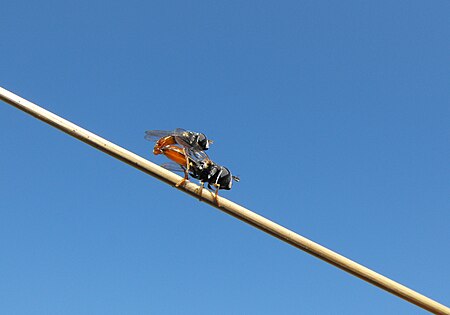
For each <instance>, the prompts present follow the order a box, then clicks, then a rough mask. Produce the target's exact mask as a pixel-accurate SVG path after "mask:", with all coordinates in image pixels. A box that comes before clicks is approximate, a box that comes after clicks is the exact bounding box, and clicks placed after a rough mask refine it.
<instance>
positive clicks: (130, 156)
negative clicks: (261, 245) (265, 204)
mask: <svg viewBox="0 0 450 315" xmlns="http://www.w3.org/2000/svg"><path fill="white" fill-rule="evenodd" d="M0 99H1V100H3V101H4V102H6V103H8V104H10V105H12V106H14V107H16V108H18V109H20V110H22V111H24V112H26V113H28V114H30V115H32V116H34V117H36V118H38V119H40V120H42V121H44V122H46V123H48V124H49V125H52V126H53V127H55V128H58V129H60V130H61V131H64V132H65V133H67V134H69V135H71V136H73V137H75V138H77V139H79V140H81V141H83V142H85V143H87V144H89V145H91V146H93V147H94V148H96V149H99V150H100V151H103V152H105V153H107V154H109V155H111V156H113V157H115V158H116V159H119V160H121V161H122V162H125V163H127V164H129V165H131V166H133V167H135V168H137V169H138V170H140V171H143V172H144V173H146V174H149V175H151V176H153V177H156V178H157V179H159V180H162V181H164V182H166V183H167V184H170V185H172V186H174V185H175V184H176V183H178V182H179V181H180V180H181V177H180V176H178V175H176V174H174V173H172V172H170V171H168V170H166V169H164V168H162V167H160V166H158V165H156V164H154V163H152V162H150V161H148V160H146V159H144V158H143V157H140V156H139V155H137V154H134V153H133V152H130V151H128V150H126V149H124V148H122V147H120V146H118V145H116V144H114V143H112V142H109V141H108V140H106V139H104V138H102V137H100V136H97V135H96V134H94V133H92V132H89V131H87V130H86V129H83V128H81V127H79V126H77V125H75V124H74V123H71V122H70V121H68V120H66V119H64V118H62V117H59V116H57V115H55V114H53V113H51V112H49V111H47V110H45V109H44V108H42V107H39V106H38V105H36V104H33V103H31V102H30V101H27V100H25V99H23V98H21V97H20V96H18V95H15V94H14V93H12V92H10V91H8V90H6V89H4V88H2V87H0ZM198 187H199V186H198V185H196V184H194V183H191V182H187V184H186V185H185V186H184V187H178V189H179V190H181V191H183V192H185V193H187V194H189V195H191V196H193V197H195V198H198V197H199V196H198V195H197V194H196V189H197V188H198ZM201 200H202V201H204V202H206V203H208V204H209V205H211V206H213V207H216V208H218V209H219V210H222V211H224V212H226V213H228V214H230V215H232V216H234V217H236V218H238V219H240V220H242V221H244V222H246V223H248V224H250V225H253V226H254V227H256V228H258V229H260V230H262V231H264V232H266V233H268V234H270V235H272V236H275V237H277V238H279V239H280V240H282V241H284V242H286V243H288V244H291V245H293V246H295V247H297V248H299V249H301V250H303V251H305V252H307V253H309V254H311V255H314V256H316V257H317V258H320V259H322V260H324V261H326V262H328V263H330V264H332V265H334V266H336V267H338V268H340V269H342V270H344V271H346V272H348V273H350V274H352V275H354V276H357V277H359V278H361V279H363V280H364V281H367V282H369V283H371V284H373V285H376V286H378V287H379V288H381V289H383V290H386V291H388V292H390V293H392V294H394V295H397V296H398V297H400V298H402V299H405V300H406V301H408V302H410V303H413V304H416V305H418V306H419V307H421V308H423V309H426V310H428V311H430V312H432V313H435V314H443V315H450V308H448V307H447V306H445V305H443V304H440V303H438V302H436V301H434V300H432V299H430V298H428V297H426V296H424V295H422V294H420V293H418V292H416V291H414V290H411V289H409V288H408V287H406V286H404V285H402V284H400V283H398V282H395V281H393V280H391V279H389V278H387V277H385V276H383V275H381V274H379V273H377V272H375V271H373V270H371V269H369V268H366V267H364V266H362V265H360V264H358V263H356V262H354V261H352V260H350V259H348V258H346V257H344V256H342V255H340V254H338V253H336V252H334V251H332V250H330V249H328V248H326V247H323V246H321V245H319V244H317V243H315V242H313V241H311V240H309V239H307V238H305V237H303V236H301V235H299V234H297V233H295V232H293V231H291V230H288V229H287V228H285V227H283V226H281V225H279V224H277V223H275V222H273V221H270V220H268V219H266V218H264V217H262V216H260V215H259V214H256V213H255V212H252V211H250V210H248V209H246V208H244V207H242V206H240V205H238V204H236V203H234V202H232V201H230V200H228V199H225V198H223V197H220V196H219V204H220V207H219V206H217V205H216V204H215V201H214V196H213V194H203V195H202V197H201Z"/></svg>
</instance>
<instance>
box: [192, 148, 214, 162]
mask: <svg viewBox="0 0 450 315" xmlns="http://www.w3.org/2000/svg"><path fill="white" fill-rule="evenodd" d="M186 153H187V155H188V157H189V158H190V159H191V160H192V161H194V162H195V163H197V164H198V163H203V162H206V161H211V159H210V158H209V156H208V154H206V153H205V151H200V150H194V149H187V150H186Z"/></svg>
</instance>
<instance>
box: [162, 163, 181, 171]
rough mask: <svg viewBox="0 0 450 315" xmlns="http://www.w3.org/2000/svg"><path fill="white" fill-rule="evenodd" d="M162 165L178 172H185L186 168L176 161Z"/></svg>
mask: <svg viewBox="0 0 450 315" xmlns="http://www.w3.org/2000/svg"><path fill="white" fill-rule="evenodd" d="M161 166H162V167H164V168H165V169H166V170H169V171H172V172H177V173H184V168H183V167H182V166H181V165H180V164H177V163H175V162H167V163H164V164H161Z"/></svg>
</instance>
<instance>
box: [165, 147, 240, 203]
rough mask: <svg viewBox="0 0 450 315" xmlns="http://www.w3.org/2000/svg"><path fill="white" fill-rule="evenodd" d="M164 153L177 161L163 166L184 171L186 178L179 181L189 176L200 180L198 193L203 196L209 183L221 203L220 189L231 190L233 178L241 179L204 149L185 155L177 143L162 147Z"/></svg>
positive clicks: (216, 199) (215, 198)
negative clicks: (211, 157)
mask: <svg viewBox="0 0 450 315" xmlns="http://www.w3.org/2000/svg"><path fill="white" fill-rule="evenodd" d="M161 150H162V152H163V154H164V155H165V156H166V157H167V158H169V159H170V160H172V161H173V162H175V163H176V164H173V163H166V164H164V165H163V166H164V167H165V168H167V169H169V170H172V171H177V172H184V174H185V177H184V179H183V180H182V181H181V182H180V183H178V184H177V185H178V186H179V185H180V184H182V183H184V182H185V181H186V180H187V179H188V178H189V176H188V175H191V177H193V178H196V179H198V180H200V189H199V191H198V194H199V195H200V196H201V195H202V191H203V188H204V185H205V183H207V184H208V188H209V189H211V190H213V189H215V193H214V200H215V201H216V204H217V205H219V201H218V198H217V197H218V194H219V190H220V189H224V190H230V189H231V187H232V185H233V180H234V181H236V182H238V181H239V180H240V179H239V177H237V176H234V175H232V174H231V172H230V170H229V169H228V168H226V167H225V166H221V165H218V164H216V163H214V162H213V161H212V160H211V159H210V158H209V157H208V155H207V154H206V153H205V152H203V151H194V152H192V151H188V152H187V154H186V155H183V151H182V150H181V148H179V147H178V146H176V145H167V146H165V147H163V148H161Z"/></svg>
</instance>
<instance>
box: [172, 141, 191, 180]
mask: <svg viewBox="0 0 450 315" xmlns="http://www.w3.org/2000/svg"><path fill="white" fill-rule="evenodd" d="M183 154H184V157H185V159H186V169H185V170H184V178H183V179H182V180H180V181H179V182H178V183H177V184H176V185H175V187H179V186H180V185H184V183H186V181H187V180H188V179H189V164H190V163H189V157H188V156H187V153H186V149H185V148H183Z"/></svg>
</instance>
